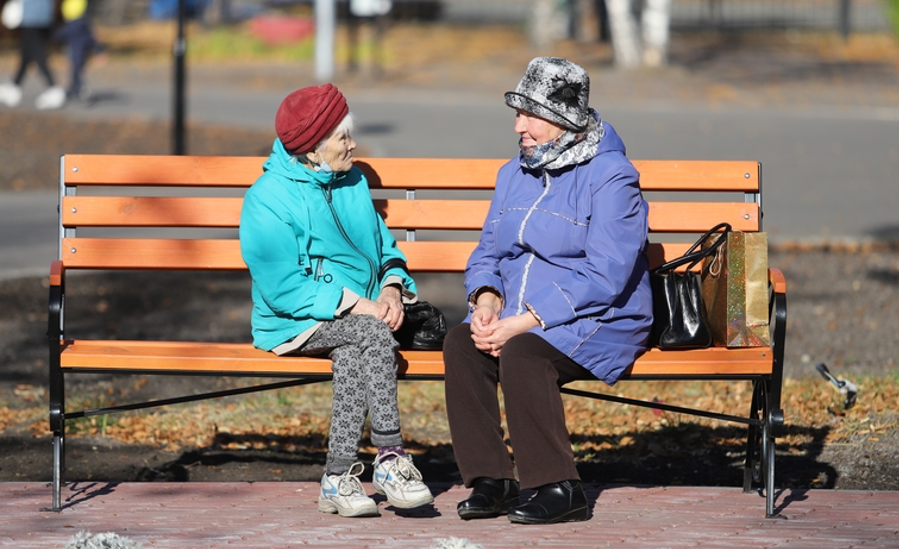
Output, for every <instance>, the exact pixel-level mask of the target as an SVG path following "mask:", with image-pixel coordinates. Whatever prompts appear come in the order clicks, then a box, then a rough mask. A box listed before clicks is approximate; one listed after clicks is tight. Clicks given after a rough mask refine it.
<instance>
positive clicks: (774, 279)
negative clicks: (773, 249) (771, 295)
mask: <svg viewBox="0 0 899 550" xmlns="http://www.w3.org/2000/svg"><path fill="white" fill-rule="evenodd" d="M768 284H770V285H771V286H772V287H774V292H775V293H777V294H786V293H787V279H786V278H785V277H784V274H783V272H782V271H781V270H779V269H776V268H773V267H772V268H769V269H768Z"/></svg>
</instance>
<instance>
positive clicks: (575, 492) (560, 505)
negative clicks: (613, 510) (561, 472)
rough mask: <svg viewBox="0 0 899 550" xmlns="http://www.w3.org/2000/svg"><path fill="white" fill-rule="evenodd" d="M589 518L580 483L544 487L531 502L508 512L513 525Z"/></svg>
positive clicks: (563, 483)
mask: <svg viewBox="0 0 899 550" xmlns="http://www.w3.org/2000/svg"><path fill="white" fill-rule="evenodd" d="M589 518H590V509H589V508H588V507H587V495H586V494H585V493H584V488H583V487H582V486H581V482H580V481H563V482H561V483H550V484H549V485H544V486H543V487H540V488H539V489H537V494H536V495H534V497H533V498H531V500H529V501H528V502H526V503H524V504H522V505H520V506H516V507H514V508H512V509H510V510H509V521H511V522H513V523H531V524H533V523H560V522H563V521H585V520H587V519H589Z"/></svg>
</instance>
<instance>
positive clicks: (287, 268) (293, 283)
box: [240, 84, 433, 517]
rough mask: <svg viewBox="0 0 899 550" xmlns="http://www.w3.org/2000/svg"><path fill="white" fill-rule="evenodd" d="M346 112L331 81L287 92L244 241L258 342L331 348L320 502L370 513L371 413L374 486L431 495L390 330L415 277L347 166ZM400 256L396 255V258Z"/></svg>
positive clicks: (245, 212)
mask: <svg viewBox="0 0 899 550" xmlns="http://www.w3.org/2000/svg"><path fill="white" fill-rule="evenodd" d="M352 122H353V119H352V115H351V114H350V112H349V108H348V106H347V102H346V98H345V97H344V96H343V94H342V93H340V91H339V90H338V89H337V88H336V87H334V86H333V85H331V84H325V85H323V86H311V87H307V88H302V89H299V90H297V91H295V92H293V93H291V94H290V95H288V96H287V97H286V98H285V99H284V101H283V102H282V103H281V105H280V107H279V108H278V112H277V115H276V117H275V130H276V133H277V135H278V138H277V139H276V140H275V143H274V147H273V152H272V154H271V155H270V156H269V158H268V160H267V161H266V162H265V164H264V165H263V170H264V173H263V174H262V175H261V176H260V177H259V179H258V180H257V181H256V182H255V183H254V184H253V186H252V187H250V189H249V190H248V191H247V194H246V197H245V198H244V201H243V209H242V211H241V217H240V247H241V253H242V255H243V259H244V261H245V262H246V264H247V266H248V267H249V270H250V275H251V276H252V279H253V285H252V297H253V313H252V330H253V342H254V344H255V345H256V346H257V347H259V348H261V349H264V350H269V351H272V352H273V353H276V354H278V355H290V354H296V355H328V356H329V357H330V358H331V360H332V370H333V386H334V390H333V392H334V395H333V403H332V416H331V429H330V434H329V442H328V457H327V462H326V464H325V473H324V475H323V477H322V481H321V492H320V494H319V500H318V507H319V510H321V511H322V512H326V513H338V514H340V515H341V516H348V517H354V516H370V515H377V514H378V507H377V504H376V503H375V502H374V500H372V499H371V498H370V497H368V496H367V495H366V494H365V492H364V490H363V486H362V484H361V483H360V481H359V474H360V473H361V472H362V471H363V470H364V466H363V465H362V464H361V463H360V462H358V461H357V454H358V451H359V440H360V438H361V435H362V429H363V425H364V422H365V419H366V416H367V415H368V414H370V415H371V441H372V444H373V445H375V446H377V447H378V455H377V458H376V459H375V461H374V473H373V477H372V481H373V485H374V487H375V490H376V491H377V492H379V493H381V494H386V496H387V500H388V502H390V504H392V505H393V506H395V507H397V508H413V507H417V506H421V505H424V504H428V503H430V502H432V501H433V496H432V495H431V492H430V491H429V489H428V487H427V486H426V485H425V484H424V483H422V481H421V474H420V473H419V471H418V470H417V469H416V468H415V466H414V465H413V463H412V459H411V457H410V456H408V455H406V454H405V452H404V451H403V440H402V435H401V433H400V419H399V411H398V407H397V381H396V371H397V361H396V350H397V347H398V344H397V341H396V339H395V338H394V336H393V331H395V330H397V329H399V327H400V326H401V325H402V323H403V317H404V316H403V302H404V301H414V300H415V299H416V298H417V297H416V287H415V282H414V281H413V280H412V279H411V278H410V277H409V275H408V274H407V273H406V272H405V270H403V269H402V267H398V266H396V264H397V262H396V261H394V262H391V260H401V261H402V262H403V263H404V261H405V257H404V256H403V253H402V252H401V251H400V250H399V249H398V248H397V246H396V240H395V239H394V238H393V236H392V235H391V234H390V232H389V230H388V229H387V226H386V225H385V224H384V221H383V220H382V219H381V217H380V216H379V215H378V213H377V212H376V211H375V209H374V205H373V203H372V198H371V193H370V191H369V188H368V181H367V180H366V178H365V176H364V175H363V174H362V171H361V170H359V169H358V168H355V167H354V166H353V150H354V149H355V148H356V142H355V141H354V140H353V137H352V134H351V132H352V127H353V124H352ZM403 263H401V264H400V265H404V264H403Z"/></svg>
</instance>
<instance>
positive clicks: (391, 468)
mask: <svg viewBox="0 0 899 550" xmlns="http://www.w3.org/2000/svg"><path fill="white" fill-rule="evenodd" d="M390 455H393V456H394V457H396V458H394V459H393V460H391V461H390V462H391V464H389V465H388V466H387V472H388V473H390V472H395V475H396V476H397V477H399V478H401V479H405V480H412V481H421V472H419V471H418V468H416V467H415V464H413V463H412V459H411V458H410V457H408V456H400V455H398V454H396V453H387V454H385V455H384V456H385V457H388V456H390Z"/></svg>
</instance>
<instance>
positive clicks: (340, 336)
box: [299, 315, 403, 474]
mask: <svg viewBox="0 0 899 550" xmlns="http://www.w3.org/2000/svg"><path fill="white" fill-rule="evenodd" d="M398 347H399V345H398V344H397V342H396V340H395V339H394V337H393V333H392V332H391V330H390V328H389V327H388V326H387V325H386V324H385V323H384V322H383V321H381V320H380V319H377V318H375V317H373V316H371V315H347V316H346V317H343V318H341V319H335V320H334V321H327V322H325V323H322V325H321V326H320V327H319V328H318V330H316V331H315V333H314V334H313V335H312V337H311V338H309V340H308V341H307V342H306V343H305V345H304V346H303V347H302V349H301V350H300V351H299V355H323V354H327V355H328V356H329V357H330V358H331V361H332V366H331V369H332V371H333V372H334V376H333V379H334V396H333V401H332V403H331V433H330V435H329V437H328V439H329V440H328V459H327V462H326V464H325V471H326V472H327V473H329V474H337V473H344V472H346V471H347V470H349V469H350V466H352V465H353V463H354V462H356V460H357V455H358V452H359V440H360V439H361V437H362V428H363V427H364V424H365V417H366V415H367V414H368V413H369V412H371V443H372V445H375V446H377V447H388V446H398V445H402V444H403V436H402V434H401V433H400V414H399V409H398V407H397V401H396V392H397V382H396V367H397V365H396V350H397V348H398Z"/></svg>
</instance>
